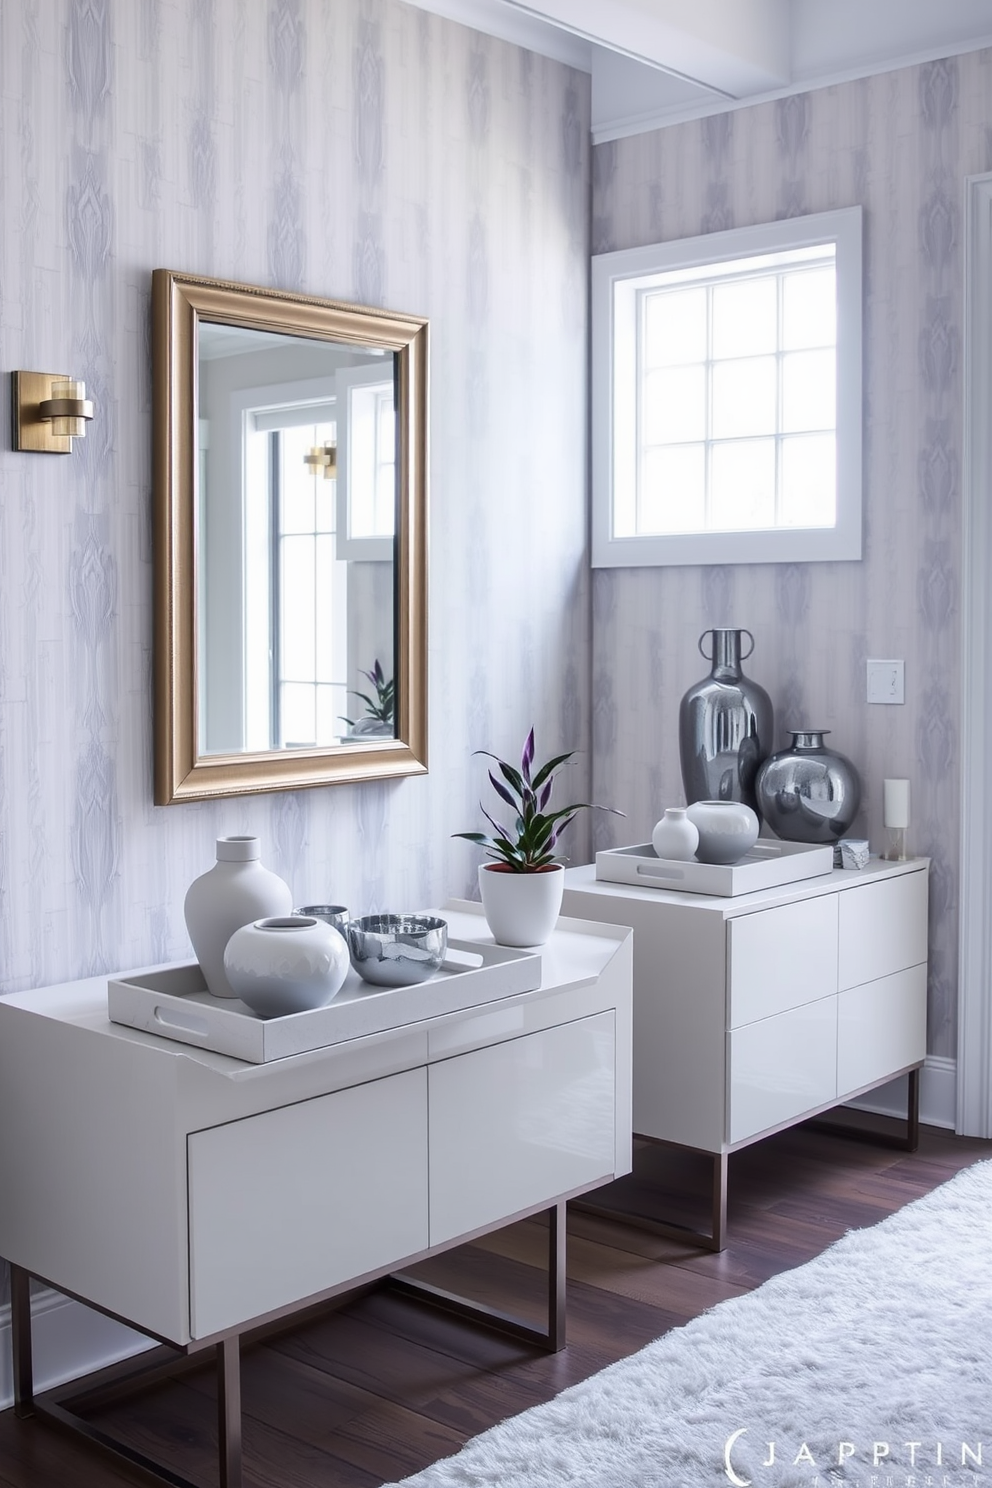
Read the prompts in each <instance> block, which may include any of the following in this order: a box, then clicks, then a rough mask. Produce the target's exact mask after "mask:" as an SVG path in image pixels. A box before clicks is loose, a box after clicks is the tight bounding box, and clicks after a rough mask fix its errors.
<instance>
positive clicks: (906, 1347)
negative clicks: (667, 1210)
mask: <svg viewBox="0 0 992 1488" xmlns="http://www.w3.org/2000/svg"><path fill="white" fill-rule="evenodd" d="M990 1337H992V1161H984V1162H979V1163H977V1164H975V1165H973V1166H971V1167H969V1168H966V1169H965V1170H963V1171H962V1172H961V1173H959V1174H958V1175H957V1176H956V1177H955V1178H953V1179H951V1180H950V1181H949V1182H947V1183H945V1184H943V1185H942V1186H941V1187H940V1188H938V1189H935V1190H934V1191H933V1192H932V1193H930V1194H927V1195H925V1196H924V1197H923V1198H921V1199H917V1200H915V1201H913V1202H912V1203H910V1204H908V1205H906V1206H905V1207H904V1208H902V1209H900V1210H898V1211H897V1212H896V1213H895V1214H893V1215H890V1216H889V1217H888V1218H886V1219H884V1220H882V1221H881V1222H880V1223H878V1224H877V1225H873V1226H871V1227H869V1228H867V1229H860V1230H852V1231H850V1232H849V1233H848V1234H847V1235H845V1236H844V1237H843V1238H842V1239H840V1240H838V1241H836V1242H835V1243H834V1244H833V1245H831V1246H830V1247H829V1248H828V1249H827V1250H826V1251H824V1252H823V1254H822V1255H820V1256H818V1257H816V1258H815V1259H814V1260H812V1261H810V1262H808V1263H807V1264H806V1265H804V1266H800V1267H798V1268H796V1269H795V1270H792V1271H787V1272H783V1273H781V1274H780V1275H778V1276H776V1277H774V1278H772V1279H771V1280H770V1281H768V1282H765V1283H764V1285H762V1286H760V1287H758V1288H757V1289H756V1290H755V1291H753V1292H750V1293H748V1294H747V1295H746V1296H743V1297H738V1298H734V1299H732V1300H729V1301H726V1302H722V1303H720V1304H719V1305H718V1306H716V1307H714V1308H712V1309H710V1311H708V1312H706V1313H703V1314H702V1315H701V1316H700V1317H698V1318H695V1319H693V1320H692V1321H691V1322H689V1323H687V1324H686V1325H685V1326H684V1327H680V1328H676V1329H674V1330H672V1331H671V1332H669V1333H666V1334H665V1335H664V1336H663V1337H661V1338H659V1339H658V1340H656V1341H655V1342H653V1343H650V1344H648V1345H647V1346H646V1347H645V1348H643V1349H641V1350H640V1351H639V1352H638V1353H636V1354H633V1355H631V1356H630V1357H628V1358H626V1359H622V1360H620V1361H619V1362H618V1363H616V1364H613V1365H611V1366H609V1368H607V1369H604V1370H603V1371H601V1372H600V1373H599V1374H596V1375H593V1376H591V1377H590V1378H589V1379H587V1380H584V1381H582V1382H581V1383H580V1384H577V1385H573V1386H572V1387H571V1388H570V1389H568V1390H565V1391H563V1392H562V1394H560V1395H559V1396H557V1397H556V1398H555V1399H554V1400H552V1401H549V1402H548V1403H547V1404H544V1405H539V1406H535V1407H533V1408H532V1409H530V1410H528V1411H525V1412H523V1413H522V1414H521V1415H518V1416H514V1417H511V1418H509V1419H507V1420H506V1421H503V1422H501V1423H500V1424H499V1425H497V1426H494V1427H492V1428H491V1429H490V1430H489V1431H486V1432H484V1433H483V1434H482V1435H480V1436H478V1437H475V1438H474V1439H473V1440H472V1441H470V1442H469V1443H467V1444H466V1446H465V1447H463V1448H462V1450H461V1451H460V1452H458V1453H456V1454H455V1455H454V1456H452V1457H448V1458H444V1459H442V1460H441V1461H440V1462H437V1463H435V1464H434V1465H433V1466H432V1467H429V1468H426V1469H424V1470H423V1471H422V1472H419V1473H416V1474H414V1475H413V1476H412V1477H409V1478H406V1479H404V1480H403V1483H402V1488H682V1485H684V1488H705V1485H708V1484H714V1485H717V1484H726V1483H727V1482H728V1481H729V1479H728V1475H727V1470H726V1461H725V1452H726V1444H727V1441H728V1438H729V1437H730V1436H731V1435H732V1434H733V1433H734V1432H736V1431H743V1433H744V1434H743V1435H742V1436H741V1437H739V1439H738V1441H737V1443H735V1446H734V1449H733V1460H732V1466H733V1469H734V1471H735V1472H736V1473H737V1474H738V1475H740V1476H741V1477H747V1478H749V1479H751V1480H752V1481H753V1482H754V1483H755V1485H756V1488H771V1485H775V1488H790V1485H800V1484H801V1485H803V1488H813V1485H814V1482H815V1479H816V1475H817V1473H822V1472H823V1471H824V1470H828V1471H829V1473H830V1477H829V1478H828V1477H825V1476H821V1478H820V1482H821V1484H824V1485H825V1484H827V1483H828V1482H831V1481H832V1482H834V1483H838V1482H841V1483H851V1484H854V1483H860V1482H862V1475H864V1477H863V1488H869V1476H868V1475H867V1474H868V1473H869V1468H870V1463H871V1457H872V1454H873V1453H874V1452H875V1450H876V1445H877V1444H882V1445H885V1446H888V1448H889V1452H888V1454H887V1455H888V1457H889V1459H890V1460H889V1463H888V1465H889V1467H890V1469H892V1471H894V1472H895V1476H894V1477H891V1472H890V1477H891V1481H892V1485H893V1488H907V1483H908V1480H909V1477H910V1476H911V1473H910V1468H911V1467H913V1468H915V1467H918V1466H921V1465H922V1466H924V1467H926V1466H932V1465H933V1462H934V1461H936V1459H938V1458H939V1459H940V1460H941V1462H942V1463H943V1459H944V1454H945V1453H947V1454H949V1456H953V1459H954V1468H953V1472H954V1474H955V1476H953V1477H948V1476H947V1475H946V1474H945V1475H944V1479H943V1480H942V1479H941V1478H940V1477H937V1478H936V1479H935V1480H934V1481H935V1482H936V1483H938V1484H940V1483H942V1482H943V1483H944V1484H945V1485H946V1488H950V1485H951V1484H958V1483H966V1482H967V1483H973V1482H974V1481H975V1478H974V1476H973V1475H972V1472H971V1469H972V1468H973V1467H974V1466H975V1464H974V1463H973V1462H971V1461H970V1460H969V1461H968V1462H967V1463H966V1465H965V1467H962V1466H961V1464H960V1461H959V1458H960V1456H961V1455H962V1450H961V1449H962V1444H965V1443H967V1444H970V1445H971V1447H972V1448H973V1446H974V1444H975V1443H976V1442H980V1441H981V1440H982V1430H983V1427H984V1430H985V1432H986V1434H987V1435H988V1437H989V1441H988V1443H987V1445H986V1448H985V1451H986V1456H987V1457H988V1465H989V1466H990V1467H992V1360H990V1349H989V1347H988V1346H987V1343H986V1340H988V1339H989V1338H990ZM910 1441H918V1442H920V1443H922V1445H921V1446H920V1447H919V1448H917V1449H914V1452H913V1453H912V1454H910V1453H909V1450H908V1448H907V1447H906V1445H905V1444H906V1443H908V1442H910ZM771 1442H775V1443H776V1447H775V1453H774V1456H775V1460H774V1462H772V1463H767V1461H766V1459H767V1458H768V1456H769V1455H772V1454H771V1453H770V1449H769V1443H771ZM842 1443H843V1444H844V1446H843V1447H842V1445H841V1444H842ZM938 1444H940V1446H939V1451H938ZM848 1447H853V1448H854V1450H853V1452H850V1453H847V1448H848ZM804 1450H805V1455H804ZM845 1453H847V1455H844V1454H845ZM899 1453H901V1454H902V1458H904V1459H905V1461H901V1460H900V1458H899V1456H898V1454H899ZM927 1453H929V1458H930V1459H931V1460H930V1461H929V1462H928V1461H927V1460H926V1454H927ZM797 1455H798V1456H799V1458H800V1460H799V1461H798V1462H795V1461H794V1460H793V1459H794V1458H795V1457H796V1456H797ZM910 1456H912V1457H913V1459H914V1460H913V1463H910V1461H909V1458H910ZM904 1469H905V1470H904ZM876 1471H877V1468H876ZM979 1471H980V1469H979ZM885 1481H886V1480H885V1478H880V1479H879V1480H878V1483H879V1488H882V1485H883V1484H884V1483H885ZM918 1481H919V1483H920V1484H922V1483H923V1482H924V1477H923V1476H921V1477H919V1479H918ZM390 1488H400V1485H396V1484H393V1485H390Z"/></svg>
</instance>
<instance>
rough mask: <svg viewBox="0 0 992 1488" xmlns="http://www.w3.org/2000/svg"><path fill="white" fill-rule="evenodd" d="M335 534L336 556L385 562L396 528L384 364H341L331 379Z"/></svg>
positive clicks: (390, 401)
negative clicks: (335, 413)
mask: <svg viewBox="0 0 992 1488" xmlns="http://www.w3.org/2000/svg"><path fill="white" fill-rule="evenodd" d="M336 384H337V401H338V407H339V409H340V410H341V417H340V418H339V421H338V422H339V429H340V440H339V446H338V536H339V544H340V549H341V552H342V555H343V556H344V557H346V558H354V559H358V560H361V561H367V562H377V561H378V562H382V561H391V560H392V557H393V534H394V533H395V531H396V393H395V386H394V380H393V368H392V366H391V365H390V364H389V363H388V362H387V363H386V364H385V365H383V364H382V362H379V363H378V364H377V363H371V364H369V365H367V366H364V367H345V368H342V369H341V370H340V371H339V372H338V374H337V379H336Z"/></svg>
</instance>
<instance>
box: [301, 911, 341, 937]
mask: <svg viewBox="0 0 992 1488" xmlns="http://www.w3.org/2000/svg"><path fill="white" fill-rule="evenodd" d="M293 913H294V914H297V915H309V916H310V917H311V919H314V920H323V921H324V924H325V925H333V927H334V929H335V930H340V931H341V934H342V935H344V927H345V925H346V924H347V923H348V910H347V908H346V907H345V905H343V904H304V905H303V906H302V908H301V909H294V910H293Z"/></svg>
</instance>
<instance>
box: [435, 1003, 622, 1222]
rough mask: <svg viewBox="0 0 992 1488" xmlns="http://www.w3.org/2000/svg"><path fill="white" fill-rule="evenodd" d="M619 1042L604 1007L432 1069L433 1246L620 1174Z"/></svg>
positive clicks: (612, 1019) (611, 1017) (610, 1018)
mask: <svg viewBox="0 0 992 1488" xmlns="http://www.w3.org/2000/svg"><path fill="white" fill-rule="evenodd" d="M615 1043H616V1040H615V1030H614V1014H613V1013H612V1012H607V1013H598V1014H596V1015H595V1016H594V1017H590V1018H580V1019H578V1020H577V1021H576V1022H574V1023H565V1024H562V1025H561V1026H560V1027H557V1028H549V1029H546V1030H544V1031H543V1032H541V1033H531V1034H526V1035H525V1036H524V1037H522V1038H518V1039H513V1040H511V1041H510V1042H508V1043H505V1044H497V1045H494V1046H493V1047H492V1048H487V1049H477V1050H475V1051H474V1052H473V1053H470V1054H461V1055H459V1056H457V1057H456V1058H453V1059H447V1060H444V1061H442V1062H441V1063H439V1064H433V1065H431V1067H430V1070H429V1072H428V1077H429V1092H430V1145H431V1179H430V1187H431V1205H430V1215H431V1224H430V1239H431V1244H432V1245H439V1244H441V1243H442V1242H443V1241H445V1240H450V1239H451V1238H452V1237H453V1236H455V1235H462V1234H465V1233H467V1232H469V1231H471V1230H476V1229H480V1228H481V1227H482V1226H483V1225H487V1224H492V1223H493V1222H494V1221H496V1220H498V1219H499V1218H500V1216H501V1215H508V1214H517V1213H519V1212H520V1211H521V1210H523V1209H529V1208H532V1207H534V1206H536V1205H538V1204H541V1203H542V1202H544V1201H545V1200H546V1201H547V1202H548V1203H549V1204H551V1203H552V1202H553V1201H554V1200H555V1199H556V1198H557V1197H558V1196H559V1195H560V1194H562V1193H567V1192H568V1191H569V1190H571V1189H575V1188H580V1187H582V1185H583V1184H586V1183H592V1182H594V1181H595V1180H596V1179H597V1178H608V1177H612V1175H613V1172H614V1167H615V1150H616V1149H615V1133H614V1121H615V1099H616V1094H615V1091H616V1074H615Z"/></svg>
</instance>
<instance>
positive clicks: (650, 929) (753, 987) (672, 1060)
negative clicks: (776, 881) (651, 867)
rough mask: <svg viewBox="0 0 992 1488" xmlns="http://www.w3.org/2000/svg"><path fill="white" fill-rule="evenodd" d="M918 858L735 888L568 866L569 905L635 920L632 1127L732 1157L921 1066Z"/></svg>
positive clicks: (921, 866)
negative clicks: (652, 884) (696, 886)
mask: <svg viewBox="0 0 992 1488" xmlns="http://www.w3.org/2000/svg"><path fill="white" fill-rule="evenodd" d="M927 868H928V864H927V862H926V860H923V859H917V860H913V861H910V862H906V863H881V862H878V861H877V860H872V862H871V863H870V864H869V866H868V867H866V868H865V869H863V870H861V871H860V872H858V871H843V870H838V871H835V872H833V873H829V874H824V875H823V876H822V877H819V878H814V879H806V880H804V881H803V882H801V883H797V884H787V885H783V886H781V887H780V888H777V889H769V890H762V891H759V892H757V893H753V894H745V895H740V896H738V897H736V898H731V899H727V898H720V899H717V898H715V897H708V896H704V895H698V894H691V895H690V894H679V893H676V892H673V891H669V890H658V889H649V888H641V887H639V886H634V885H623V884H613V883H608V882H605V881H601V880H597V879H596V877H595V869H594V868H592V867H585V868H573V869H569V870H568V871H567V873H566V887H565V901H564V902H565V908H566V910H567V912H568V913H570V914H576V915H582V916H583V917H585V918H587V919H595V920H599V921H601V922H605V923H610V924H623V925H630V926H632V927H633V929H634V1102H633V1109H634V1131H635V1132H636V1133H638V1134H641V1135H644V1136H648V1137H653V1138H656V1139H659V1140H663V1141H669V1142H675V1143H679V1144H681V1145H684V1146H687V1147H693V1148H697V1149H699V1150H701V1151H703V1152H709V1153H713V1154H719V1155H725V1154H726V1153H727V1152H729V1151H732V1150H733V1149H734V1148H735V1147H741V1146H744V1145H745V1144H746V1143H748V1142H752V1141H755V1140H756V1139H758V1138H759V1137H761V1136H764V1135H766V1134H768V1133H769V1132H772V1131H775V1130H777V1129H779V1128H781V1127H783V1126H788V1125H790V1124H792V1123H793V1122H795V1121H798V1120H800V1119H802V1118H803V1117H806V1116H809V1115H812V1114H814V1113H816V1112H818V1111H822V1110H825V1109H827V1108H828V1107H830V1106H833V1105H836V1104H838V1103H839V1102H842V1101H844V1100H847V1099H850V1098H851V1097H853V1096H855V1095H858V1094H861V1093H863V1092H864V1091H865V1090H866V1089H869V1088H871V1087H872V1086H874V1085H879V1084H882V1083H884V1082H885V1081H887V1080H889V1079H892V1078H893V1077H894V1076H896V1075H898V1074H901V1073H902V1072H903V1071H905V1070H908V1069H911V1068H914V1067H917V1066H919V1065H920V1064H921V1063H922V1061H923V1059H924V1056H925V1054H926V980H927V978H926V961H927Z"/></svg>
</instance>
